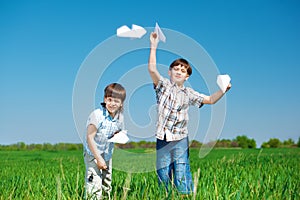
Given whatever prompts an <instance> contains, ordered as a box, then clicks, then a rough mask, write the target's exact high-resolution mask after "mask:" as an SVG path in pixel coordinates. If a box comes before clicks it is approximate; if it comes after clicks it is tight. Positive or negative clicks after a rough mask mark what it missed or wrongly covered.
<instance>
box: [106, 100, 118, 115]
mask: <svg viewBox="0 0 300 200" xmlns="http://www.w3.org/2000/svg"><path fill="white" fill-rule="evenodd" d="M104 103H105V104H106V109H107V110H108V112H109V114H110V115H111V116H112V117H114V116H115V114H116V112H117V111H118V110H120V109H121V107H122V100H121V99H119V98H114V97H106V98H104Z"/></svg>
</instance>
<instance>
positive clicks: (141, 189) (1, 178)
mask: <svg viewBox="0 0 300 200" xmlns="http://www.w3.org/2000/svg"><path fill="white" fill-rule="evenodd" d="M198 154H199V149H191V151H190V160H191V170H192V172H193V175H194V183H195V185H196V186H197V187H196V193H195V194H194V195H193V196H189V197H181V196H180V195H179V194H177V192H176V191H175V190H173V191H172V192H170V193H169V194H166V193H165V191H164V190H162V189H159V186H158V183H157V177H156V174H155V171H154V169H155V168H154V166H155V156H154V155H155V152H154V150H147V151H145V150H130V152H129V151H128V150H126V151H125V150H120V149H116V151H115V154H114V161H113V162H114V163H113V165H114V166H115V167H114V170H113V191H112V196H113V199H135V200H139V199H182V198H183V199H300V181H299V180H300V149H299V148H291V149H263V150H260V149H215V150H213V151H211V152H210V153H209V154H208V156H206V157H205V158H202V159H200V158H199V156H198ZM0 158H1V160H0V199H3V200H7V199H72V200H73V199H83V197H84V168H85V167H84V163H83V156H82V151H53V152H46V151H0ZM136 172H139V173H136Z"/></svg>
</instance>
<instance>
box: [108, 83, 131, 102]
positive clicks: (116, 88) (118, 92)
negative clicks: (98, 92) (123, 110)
mask: <svg viewBox="0 0 300 200" xmlns="http://www.w3.org/2000/svg"><path fill="white" fill-rule="evenodd" d="M107 97H113V98H118V99H121V101H122V102H124V100H125V98H126V90H125V88H124V87H123V86H122V85H121V84H119V83H111V84H109V85H108V86H106V88H105V89H104V98H107Z"/></svg>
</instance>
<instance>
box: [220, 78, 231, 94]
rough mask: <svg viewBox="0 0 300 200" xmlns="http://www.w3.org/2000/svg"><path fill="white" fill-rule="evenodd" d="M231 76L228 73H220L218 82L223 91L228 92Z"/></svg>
mask: <svg viewBox="0 0 300 200" xmlns="http://www.w3.org/2000/svg"><path fill="white" fill-rule="evenodd" d="M230 80H231V78H230V76H229V75H228V74H224V75H218V77H217V84H218V86H219V87H220V89H221V90H222V92H223V93H225V92H226V89H227V87H228V85H229V83H230Z"/></svg>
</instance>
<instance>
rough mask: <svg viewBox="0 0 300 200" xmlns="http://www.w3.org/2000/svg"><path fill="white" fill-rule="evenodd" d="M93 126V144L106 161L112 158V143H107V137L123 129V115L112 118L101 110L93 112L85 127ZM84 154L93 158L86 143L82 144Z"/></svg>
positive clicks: (103, 109) (105, 111) (119, 114)
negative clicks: (94, 131) (95, 129)
mask: <svg viewBox="0 0 300 200" xmlns="http://www.w3.org/2000/svg"><path fill="white" fill-rule="evenodd" d="M90 124H93V125H94V126H95V127H96V128H97V133H96V135H95V138H94V140H95V143H96V146H97V149H98V152H99V153H100V155H101V154H103V159H104V160H106V161H108V160H109V159H110V158H111V157H112V153H113V149H114V143H112V142H108V141H107V140H108V137H110V136H112V135H113V134H114V133H115V132H116V131H118V130H121V129H124V122H123V115H122V113H118V114H116V116H115V117H114V118H112V117H111V116H110V115H109V112H108V111H107V110H106V109H105V107H103V108H101V109H100V108H99V109H96V110H94V111H93V112H92V113H91V114H90V116H89V118H88V120H87V123H86V127H88V126H89V125H90ZM84 148H85V150H86V152H87V153H88V154H89V155H91V156H93V153H92V152H91V151H90V149H89V146H88V144H87V141H85V143H84Z"/></svg>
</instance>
